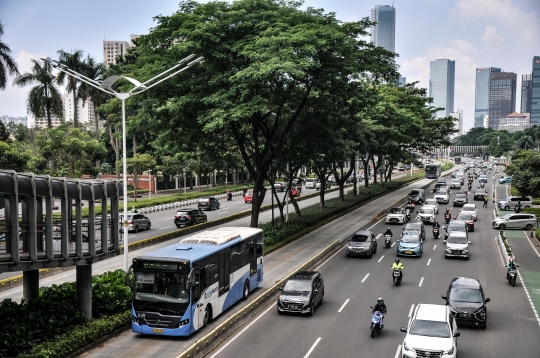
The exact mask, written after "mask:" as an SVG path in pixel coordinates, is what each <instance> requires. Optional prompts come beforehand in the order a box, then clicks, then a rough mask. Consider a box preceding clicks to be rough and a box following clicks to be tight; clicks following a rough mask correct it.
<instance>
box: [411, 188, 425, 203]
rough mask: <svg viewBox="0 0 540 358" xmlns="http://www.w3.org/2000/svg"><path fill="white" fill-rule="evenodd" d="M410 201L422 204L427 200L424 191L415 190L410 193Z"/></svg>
mask: <svg viewBox="0 0 540 358" xmlns="http://www.w3.org/2000/svg"><path fill="white" fill-rule="evenodd" d="M409 199H412V200H413V201H414V202H415V203H419V204H422V203H423V202H424V200H426V195H425V193H424V189H413V190H411V192H410V193H409Z"/></svg>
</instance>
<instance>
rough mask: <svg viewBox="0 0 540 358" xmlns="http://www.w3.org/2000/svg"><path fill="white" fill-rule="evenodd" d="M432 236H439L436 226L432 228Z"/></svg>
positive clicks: (435, 237) (436, 237)
mask: <svg viewBox="0 0 540 358" xmlns="http://www.w3.org/2000/svg"><path fill="white" fill-rule="evenodd" d="M433 238H434V239H438V238H439V228H438V227H435V228H433Z"/></svg>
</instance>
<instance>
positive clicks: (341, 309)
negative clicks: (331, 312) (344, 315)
mask: <svg viewBox="0 0 540 358" xmlns="http://www.w3.org/2000/svg"><path fill="white" fill-rule="evenodd" d="M347 303H349V299H348V298H347V300H346V301H345V303H344V304H343V306H341V308H340V309H339V311H338V313H339V312H341V311H343V309H344V308H345V306H346V305H347Z"/></svg>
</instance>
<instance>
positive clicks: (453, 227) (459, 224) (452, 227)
mask: <svg viewBox="0 0 540 358" xmlns="http://www.w3.org/2000/svg"><path fill="white" fill-rule="evenodd" d="M444 229H445V230H446V232H445V233H444V239H445V240H446V239H447V238H448V235H449V234H450V233H451V232H452V231H461V232H464V233H467V232H468V231H469V229H468V227H467V223H466V222H465V221H459V220H452V221H450V222H449V223H448V225H445V226H444ZM467 237H468V234H467Z"/></svg>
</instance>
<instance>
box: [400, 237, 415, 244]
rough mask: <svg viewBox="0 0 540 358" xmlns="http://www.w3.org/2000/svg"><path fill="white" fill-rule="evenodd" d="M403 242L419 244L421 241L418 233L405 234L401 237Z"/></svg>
mask: <svg viewBox="0 0 540 358" xmlns="http://www.w3.org/2000/svg"><path fill="white" fill-rule="evenodd" d="M401 242H402V243H405V244H417V243H419V242H420V238H419V237H418V235H403V236H402V237H401Z"/></svg>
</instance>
